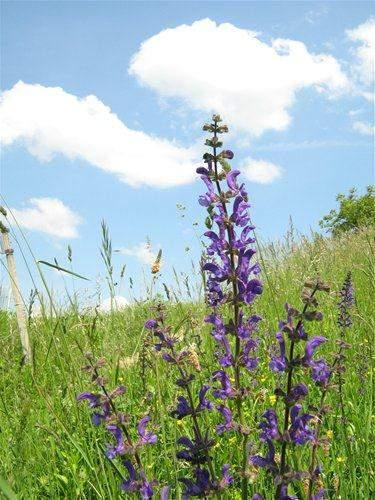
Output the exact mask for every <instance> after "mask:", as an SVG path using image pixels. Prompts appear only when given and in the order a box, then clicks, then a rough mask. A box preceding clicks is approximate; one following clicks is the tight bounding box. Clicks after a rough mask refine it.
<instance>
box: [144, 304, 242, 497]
mask: <svg viewBox="0 0 375 500" xmlns="http://www.w3.org/2000/svg"><path fill="white" fill-rule="evenodd" d="M154 310H155V318H154V319H150V320H148V321H146V323H145V327H146V328H147V329H149V330H151V331H152V332H153V334H154V336H155V337H156V343H155V349H156V351H158V352H160V353H161V356H162V358H163V359H164V361H165V362H167V363H168V364H170V365H171V366H174V367H175V368H176V370H177V374H178V378H177V379H176V385H177V386H178V387H179V388H180V389H181V390H182V391H183V392H184V395H179V396H178V397H177V406H176V408H175V409H174V410H173V411H172V412H171V416H172V417H174V418H176V419H179V420H180V419H183V418H186V417H190V419H191V423H192V434H193V436H192V437H189V436H181V437H180V438H179V439H178V441H177V444H178V445H179V446H181V447H182V448H181V449H180V450H179V451H178V452H177V458H178V459H180V460H184V461H186V462H188V463H189V464H190V465H191V466H192V468H193V470H192V477H189V478H181V479H180V481H181V482H182V483H183V484H184V486H185V489H184V492H183V499H187V498H190V497H200V498H202V497H203V498H206V497H207V496H209V495H211V494H213V495H215V496H217V497H218V498H220V497H221V493H220V492H221V491H222V490H224V489H225V488H227V487H228V486H230V485H231V484H232V482H233V478H232V476H231V475H230V473H229V465H228V464H225V465H223V467H222V477H221V478H220V479H217V478H216V475H215V470H214V467H213V463H212V457H211V454H210V451H211V450H212V448H213V446H214V444H215V441H214V440H213V439H212V438H211V437H210V434H209V432H208V431H205V430H204V427H203V424H202V421H201V415H202V413H203V412H206V411H211V410H212V409H213V403H212V402H211V401H210V400H209V399H207V397H206V396H207V393H208V391H209V389H210V386H208V385H203V386H202V387H201V388H200V390H199V393H198V397H196V396H195V394H194V390H193V387H192V384H193V382H194V380H195V378H196V376H195V375H196V373H197V372H199V371H200V364H199V358H198V356H197V353H196V352H195V350H192V349H189V348H182V349H181V348H179V347H178V344H179V341H180V339H179V338H178V337H177V336H176V335H174V334H173V333H172V331H171V328H170V326H168V325H167V324H166V322H165V316H166V315H165V308H164V306H163V305H162V304H158V305H157V306H156V307H155V308H154Z"/></svg>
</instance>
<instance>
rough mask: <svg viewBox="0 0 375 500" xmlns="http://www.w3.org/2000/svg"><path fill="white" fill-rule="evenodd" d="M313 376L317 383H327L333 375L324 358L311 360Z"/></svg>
mask: <svg viewBox="0 0 375 500" xmlns="http://www.w3.org/2000/svg"><path fill="white" fill-rule="evenodd" d="M310 367H311V378H312V379H313V380H314V382H316V383H317V384H322V385H325V384H326V383H327V382H328V380H329V379H330V377H331V370H330V369H329V367H328V365H327V363H326V362H325V361H324V359H318V360H316V361H311V362H310Z"/></svg>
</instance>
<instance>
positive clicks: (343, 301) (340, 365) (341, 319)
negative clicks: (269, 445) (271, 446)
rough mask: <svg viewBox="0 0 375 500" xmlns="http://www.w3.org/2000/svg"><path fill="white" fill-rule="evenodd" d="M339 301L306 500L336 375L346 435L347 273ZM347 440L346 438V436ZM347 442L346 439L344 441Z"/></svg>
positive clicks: (349, 302)
mask: <svg viewBox="0 0 375 500" xmlns="http://www.w3.org/2000/svg"><path fill="white" fill-rule="evenodd" d="M339 295H340V301H339V304H338V309H339V314H338V319H337V323H338V327H339V330H340V339H339V340H338V341H337V345H338V351H337V353H336V354H335V356H334V359H333V362H332V364H331V367H330V375H329V377H328V379H327V380H326V381H325V383H322V384H320V391H321V395H320V402H319V407H318V410H317V413H316V422H317V424H316V428H315V435H314V441H313V444H312V449H311V461H310V468H309V473H310V474H309V486H308V498H313V490H314V483H315V482H316V481H317V475H316V474H314V471H315V469H316V460H317V452H318V448H319V446H320V445H324V444H325V442H324V440H321V439H320V431H321V428H322V426H323V423H324V416H325V414H326V413H327V411H328V407H327V405H326V404H325V399H326V396H327V393H328V391H329V390H330V389H331V388H333V383H332V382H333V380H332V379H333V377H334V376H335V375H337V378H338V391H339V398H340V407H341V412H342V417H343V427H344V429H345V430H344V432H345V434H346V422H345V420H346V417H345V410H344V401H343V395H342V383H343V381H342V374H343V372H344V371H345V366H344V361H345V355H344V351H345V350H346V349H348V348H349V347H350V345H349V344H348V343H347V342H346V340H345V337H346V330H347V329H348V328H350V327H351V326H352V319H351V314H350V309H351V308H352V307H353V304H354V289H353V283H352V278H351V273H350V272H349V273H348V274H347V276H346V278H345V281H344V284H343V286H342V289H341V290H340V293H339ZM346 438H347V436H346ZM346 441H347V439H346Z"/></svg>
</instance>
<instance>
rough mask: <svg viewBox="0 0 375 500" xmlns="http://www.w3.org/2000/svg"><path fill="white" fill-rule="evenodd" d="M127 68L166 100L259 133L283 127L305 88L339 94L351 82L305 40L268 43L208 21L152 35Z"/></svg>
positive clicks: (325, 56)
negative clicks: (222, 116) (215, 113)
mask: <svg viewBox="0 0 375 500" xmlns="http://www.w3.org/2000/svg"><path fill="white" fill-rule="evenodd" d="M129 73H130V74H131V75H134V76H135V77H136V78H137V79H138V80H139V82H140V83H141V84H143V85H146V86H149V87H151V88H152V89H153V90H155V91H156V92H158V93H159V94H160V95H161V96H163V97H177V98H181V99H182V100H183V101H184V102H185V103H186V104H187V105H188V106H190V107H191V108H194V109H198V110H203V111H205V112H211V111H218V112H221V113H223V114H225V119H226V120H227V121H228V122H229V123H231V124H232V125H233V126H235V127H236V128H237V129H238V130H240V131H243V132H245V133H247V134H251V135H254V136H259V135H260V134H261V133H262V132H264V131H265V130H268V129H274V130H284V129H286V128H287V127H288V125H289V124H290V121H291V117H290V114H289V110H290V108H291V106H292V104H293V102H294V100H295V97H296V93H297V92H298V91H299V90H302V89H304V88H308V87H314V88H316V89H317V90H318V91H321V92H322V91H324V92H326V93H327V94H328V95H330V96H332V95H336V94H337V93H339V92H341V91H343V90H344V89H346V88H347V86H348V81H347V78H346V76H345V75H344V73H343V72H342V71H341V68H340V64H339V63H338V62H337V60H336V59H335V58H334V57H332V56H330V55H327V54H313V53H311V52H309V50H308V48H307V47H306V45H305V44H304V43H302V42H299V41H296V40H289V39H281V38H279V39H276V40H273V41H272V42H271V43H266V42H264V41H262V40H261V39H260V37H259V35H258V34H257V33H255V32H254V31H248V30H245V29H240V28H237V27H236V26H234V25H233V24H230V23H223V24H216V23H215V22H214V21H212V20H210V19H203V20H200V21H196V22H194V23H193V24H192V25H186V24H184V25H180V26H178V27H176V28H173V29H166V30H163V31H161V32H160V33H158V34H157V35H155V36H153V37H151V38H149V39H147V40H146V41H145V42H144V43H143V44H142V45H141V47H140V49H139V50H138V52H137V53H136V54H135V55H134V56H133V58H132V61H131V64H130V67H129Z"/></svg>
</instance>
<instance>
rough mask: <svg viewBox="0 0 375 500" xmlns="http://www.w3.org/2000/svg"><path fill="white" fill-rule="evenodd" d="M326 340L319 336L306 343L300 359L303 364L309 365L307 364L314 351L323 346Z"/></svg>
mask: <svg viewBox="0 0 375 500" xmlns="http://www.w3.org/2000/svg"><path fill="white" fill-rule="evenodd" d="M326 340H327V339H326V338H325V337H321V336H316V337H313V338H312V339H311V340H309V341H308V342H306V347H305V355H304V357H303V358H302V362H303V364H306V365H309V363H310V362H311V360H312V357H313V355H314V351H315V349H316V348H317V347H319V346H320V344H323V343H324V342H325V341H326Z"/></svg>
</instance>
